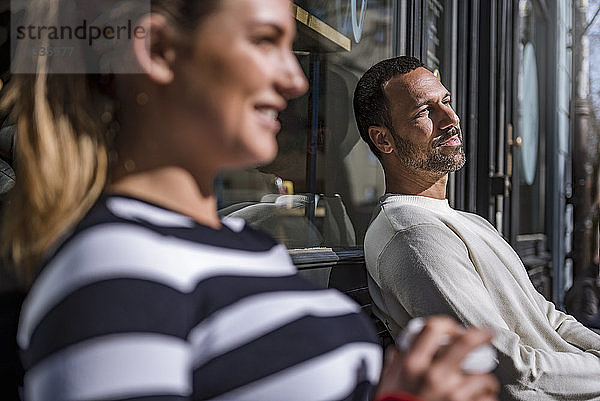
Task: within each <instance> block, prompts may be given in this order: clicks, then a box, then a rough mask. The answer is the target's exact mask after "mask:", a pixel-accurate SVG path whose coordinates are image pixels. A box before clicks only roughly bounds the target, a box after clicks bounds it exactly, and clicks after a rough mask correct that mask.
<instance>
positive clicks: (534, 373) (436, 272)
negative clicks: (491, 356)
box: [375, 223, 600, 400]
mask: <svg viewBox="0 0 600 401" xmlns="http://www.w3.org/2000/svg"><path fill="white" fill-rule="evenodd" d="M377 265H378V268H377V271H376V275H377V277H375V280H376V281H377V282H378V283H379V284H380V286H381V290H382V295H383V298H384V302H385V307H386V308H387V310H388V313H389V314H390V316H391V317H392V319H396V318H397V317H399V316H401V315H402V313H403V312H402V311H403V310H406V312H408V314H409V315H411V316H413V317H417V316H428V315H434V314H449V315H451V316H453V317H455V318H456V319H458V320H459V321H461V322H462V323H463V324H465V325H468V326H479V327H489V328H492V329H494V330H495V331H496V337H495V338H494V341H493V342H494V346H495V347H496V348H497V349H498V352H499V359H500V367H499V369H498V370H497V374H498V376H499V379H500V381H501V383H502V384H504V385H506V386H505V387H504V389H503V391H507V392H509V393H510V395H509V394H507V395H506V397H507V398H508V399H522V400H530V399H531V400H533V399H547V398H539V396H540V392H541V393H542V394H544V393H545V394H548V395H551V396H553V397H557V398H563V397H568V399H571V400H592V399H598V397H600V381H598V377H600V358H598V354H597V352H596V351H594V352H580V351H578V350H577V349H576V348H575V347H573V352H550V351H547V350H543V349H536V348H533V347H531V346H528V345H525V344H523V343H522V342H521V339H520V337H519V336H518V335H517V334H516V333H515V332H514V331H513V330H511V328H510V327H511V326H510V325H512V327H514V326H515V325H518V324H519V322H518V321H516V322H506V321H505V320H504V319H503V317H502V314H501V313H500V312H499V310H498V308H512V307H513V304H511V302H513V303H514V302H516V300H512V299H508V298H509V297H507V299H506V300H505V304H504V305H498V303H495V302H493V301H492V298H491V296H490V294H489V293H488V289H487V288H486V286H485V283H484V281H483V280H482V279H481V277H480V275H479V272H478V271H477V268H476V267H475V265H474V264H473V263H472V261H471V258H470V255H469V252H468V249H467V247H466V246H465V244H464V243H463V242H462V241H461V240H460V238H459V237H458V236H457V235H456V234H454V232H453V231H451V230H449V229H446V228H445V227H440V226H438V225H435V224H431V223H424V224H417V225H414V226H411V227H409V228H407V229H404V230H401V231H398V232H396V233H395V235H394V236H393V237H392V238H391V240H390V241H389V242H388V243H387V245H386V246H385V247H384V249H383V251H382V252H381V253H380V255H379V257H378V263H377ZM540 297H541V295H540ZM548 304H549V303H545V304H544V307H545V308H546V312H547V315H548V318H549V319H550V321H551V323H552V324H554V325H555V327H556V330H557V332H559V333H561V335H563V336H564V337H565V339H566V340H567V341H574V343H575V345H578V344H577V341H575V340H574V339H575V337H577V338H579V339H580V340H579V341H580V342H581V343H580V344H579V345H578V346H579V347H580V348H582V349H587V348H588V347H590V346H592V345H593V343H596V344H597V341H594V339H593V338H592V337H591V336H589V335H587V334H584V335H581V332H582V331H583V330H582V327H579V326H580V325H579V324H578V323H576V322H571V321H570V319H572V318H571V317H566V315H564V314H561V313H560V312H557V311H556V310H554V309H553V307H552V310H550V309H549V305H548ZM562 315H564V316H562ZM516 320H518V319H516ZM533 330H535V328H533ZM580 335H581V337H578V336H580Z"/></svg>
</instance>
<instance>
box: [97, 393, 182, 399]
mask: <svg viewBox="0 0 600 401" xmlns="http://www.w3.org/2000/svg"><path fill="white" fill-rule="evenodd" d="M103 400H104V398H103ZM115 400H122V401H186V400H190V398H189V397H184V396H182V395H171V394H169V395H152V396H146V397H133V398H115Z"/></svg>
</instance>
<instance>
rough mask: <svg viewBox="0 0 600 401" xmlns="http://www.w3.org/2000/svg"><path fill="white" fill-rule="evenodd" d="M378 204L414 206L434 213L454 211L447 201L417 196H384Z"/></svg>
mask: <svg viewBox="0 0 600 401" xmlns="http://www.w3.org/2000/svg"><path fill="white" fill-rule="evenodd" d="M379 203H380V204H381V205H382V206H383V205H385V204H390V203H396V204H404V205H416V206H421V207H423V208H425V209H429V210H432V211H435V212H446V213H447V212H453V211H454V209H452V208H451V207H450V204H449V203H448V199H434V198H429V197H427V196H418V195H398V194H385V195H384V196H382V197H381V198H380V199H379Z"/></svg>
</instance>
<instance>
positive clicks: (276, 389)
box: [214, 343, 382, 401]
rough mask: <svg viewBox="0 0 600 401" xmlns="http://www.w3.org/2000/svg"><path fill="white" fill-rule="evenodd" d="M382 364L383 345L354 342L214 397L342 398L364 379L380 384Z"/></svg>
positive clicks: (303, 400)
mask: <svg viewBox="0 0 600 401" xmlns="http://www.w3.org/2000/svg"><path fill="white" fill-rule="evenodd" d="M381 364H382V352H381V347H380V346H379V345H377V344H372V343H352V344H348V345H345V346H343V347H340V348H338V349H336V350H334V351H332V352H328V353H326V354H324V355H321V356H318V357H316V358H313V359H311V360H309V361H307V362H304V363H301V364H298V365H296V366H294V367H292V368H289V369H286V370H284V371H281V372H278V373H275V374H273V375H270V376H268V377H266V378H264V379H262V380H260V381H256V382H253V383H251V384H249V385H247V386H243V387H240V388H238V389H236V390H233V391H230V392H228V393H225V394H223V395H221V396H219V397H217V398H214V400H215V401H216V400H237V401H246V400H248V401H249V400H286V401H306V400H313V401H319V400H323V401H325V400H339V399H342V398H345V397H347V396H348V395H349V394H350V393H351V391H352V390H354V389H355V387H356V385H357V384H358V382H359V381H361V380H365V379H366V380H369V381H370V382H371V383H373V384H374V385H375V384H377V382H378V380H379V375H380V373H381Z"/></svg>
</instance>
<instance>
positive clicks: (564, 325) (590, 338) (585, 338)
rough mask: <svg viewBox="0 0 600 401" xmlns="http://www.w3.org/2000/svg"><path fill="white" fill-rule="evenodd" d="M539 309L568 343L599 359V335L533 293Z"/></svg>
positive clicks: (539, 295)
mask: <svg viewBox="0 0 600 401" xmlns="http://www.w3.org/2000/svg"><path fill="white" fill-rule="evenodd" d="M535 296H536V300H537V302H538V305H539V307H540V309H542V310H543V311H545V313H546V316H547V317H548V322H550V325H552V327H553V328H554V330H556V332H557V333H558V334H559V335H560V336H561V337H562V338H563V339H564V340H565V341H567V342H568V343H570V344H573V345H575V346H576V347H577V348H579V349H581V350H583V351H586V352H589V353H592V354H594V355H597V356H598V357H600V335H598V334H597V333H595V332H594V331H592V330H590V329H588V328H587V327H585V326H584V325H583V324H581V323H580V322H578V321H577V320H576V319H575V318H574V317H573V316H571V315H567V314H566V313H564V312H561V311H559V310H557V309H556V307H555V306H554V304H553V303H552V302H548V301H547V300H546V298H544V297H543V296H542V295H541V294H539V293H537V292H536V293H535Z"/></svg>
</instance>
